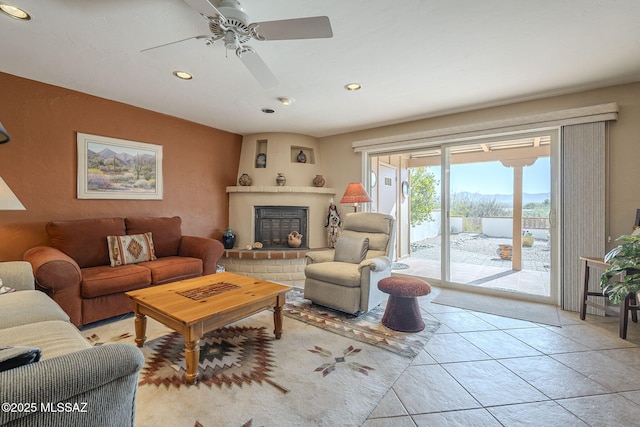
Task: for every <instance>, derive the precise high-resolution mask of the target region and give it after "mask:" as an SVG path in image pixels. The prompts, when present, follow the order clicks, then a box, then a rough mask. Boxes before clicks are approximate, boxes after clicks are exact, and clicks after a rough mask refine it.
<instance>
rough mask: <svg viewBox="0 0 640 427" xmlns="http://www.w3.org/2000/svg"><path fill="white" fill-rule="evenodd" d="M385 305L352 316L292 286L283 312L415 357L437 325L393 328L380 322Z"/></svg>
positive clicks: (431, 323)
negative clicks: (405, 329) (413, 330)
mask: <svg viewBox="0 0 640 427" xmlns="http://www.w3.org/2000/svg"><path fill="white" fill-rule="evenodd" d="M385 305H386V301H383V302H382V303H381V304H380V305H378V306H377V307H375V308H374V309H372V310H371V311H369V312H367V313H364V314H361V315H359V316H351V315H348V314H345V313H341V312H339V311H335V310H331V309H328V308H325V307H322V306H319V305H317V304H313V303H312V302H311V301H309V300H308V299H305V298H304V289H302V288H296V287H294V288H292V289H291V291H290V292H289V293H287V303H286V304H285V306H284V308H283V310H282V311H283V313H284V315H285V316H287V317H291V318H293V319H296V320H300V321H301V322H305V323H308V324H310V325H313V326H317V327H318V328H322V329H326V330H328V331H330V332H333V333H335V334H338V335H342V336H344V337H347V338H352V339H355V340H358V341H360V342H364V343H367V344H371V345H375V346H378V347H380V348H383V349H385V350H387V351H390V352H393V353H396V354H399V355H402V356H406V357H415V356H417V355H418V353H420V351H422V349H423V348H424V346H425V344H426V343H427V342H428V341H429V339H430V338H431V336H432V335H433V333H434V332H435V331H436V330H437V329H438V327H439V326H440V324H439V323H438V322H434V321H432V320H429V319H423V320H424V323H425V328H424V330H422V331H421V332H418V333H415V334H412V333H403V332H397V331H393V330H391V329H388V328H386V327H384V326H383V325H382V323H381V320H382V316H383V315H384V310H385Z"/></svg>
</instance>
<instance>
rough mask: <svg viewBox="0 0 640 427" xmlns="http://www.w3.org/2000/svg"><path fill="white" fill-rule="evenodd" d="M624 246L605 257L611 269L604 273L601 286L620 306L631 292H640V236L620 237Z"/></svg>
mask: <svg viewBox="0 0 640 427" xmlns="http://www.w3.org/2000/svg"><path fill="white" fill-rule="evenodd" d="M616 240H620V241H622V244H621V245H619V246H618V247H616V248H613V249H612V250H611V251H609V253H607V255H606V256H605V257H604V261H605V262H607V263H608V264H609V267H608V268H607V269H606V270H605V271H604V273H602V277H601V279H600V286H601V287H602V293H603V294H605V295H608V296H609V300H610V301H611V302H612V303H614V304H618V303H620V302H622V301H624V300H625V298H627V295H629V294H630V293H631V292H636V293H637V292H638V291H640V234H639V235H635V234H632V235H625V236H620V237H618V238H617V239H616Z"/></svg>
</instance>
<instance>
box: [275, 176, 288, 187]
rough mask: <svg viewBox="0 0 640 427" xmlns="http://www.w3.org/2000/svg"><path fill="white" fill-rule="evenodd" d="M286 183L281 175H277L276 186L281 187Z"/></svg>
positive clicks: (285, 179)
mask: <svg viewBox="0 0 640 427" xmlns="http://www.w3.org/2000/svg"><path fill="white" fill-rule="evenodd" d="M286 183H287V178H286V177H285V176H284V175H283V174H281V173H278V176H277V177H276V184H278V186H279V187H282V186H283V185H285V184H286Z"/></svg>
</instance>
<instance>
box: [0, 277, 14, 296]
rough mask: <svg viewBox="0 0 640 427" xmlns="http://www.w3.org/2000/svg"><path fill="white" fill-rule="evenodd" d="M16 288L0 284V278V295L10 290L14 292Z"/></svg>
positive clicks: (0, 281) (0, 282) (0, 280)
mask: <svg viewBox="0 0 640 427" xmlns="http://www.w3.org/2000/svg"><path fill="white" fill-rule="evenodd" d="M15 291H16V290H15V289H13V288H10V287H8V286H3V285H2V279H0V295H2V294H8V293H10V292H15Z"/></svg>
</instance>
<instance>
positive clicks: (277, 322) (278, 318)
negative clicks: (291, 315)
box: [273, 295, 285, 340]
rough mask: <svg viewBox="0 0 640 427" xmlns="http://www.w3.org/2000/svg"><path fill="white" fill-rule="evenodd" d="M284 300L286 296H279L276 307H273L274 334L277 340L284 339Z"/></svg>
mask: <svg viewBox="0 0 640 427" xmlns="http://www.w3.org/2000/svg"><path fill="white" fill-rule="evenodd" d="M284 300H285V297H284V295H278V299H277V301H276V305H275V306H274V307H273V325H274V329H273V333H274V334H275V336H276V339H277V340H279V339H280V337H282V306H283V305H284Z"/></svg>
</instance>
